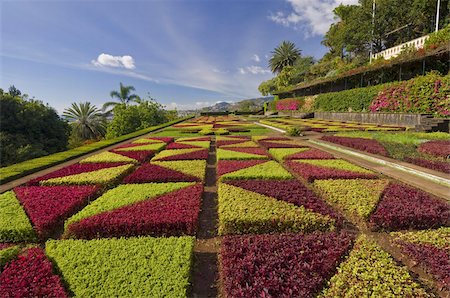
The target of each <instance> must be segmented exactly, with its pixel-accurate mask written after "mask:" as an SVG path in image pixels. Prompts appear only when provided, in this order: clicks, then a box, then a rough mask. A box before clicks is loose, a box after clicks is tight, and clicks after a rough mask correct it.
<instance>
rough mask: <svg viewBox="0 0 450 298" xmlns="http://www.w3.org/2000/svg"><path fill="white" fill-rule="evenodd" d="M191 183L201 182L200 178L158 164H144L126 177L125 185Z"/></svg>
mask: <svg viewBox="0 0 450 298" xmlns="http://www.w3.org/2000/svg"><path fill="white" fill-rule="evenodd" d="M182 181H186V182H190V181H200V179H199V178H197V177H195V176H192V175H187V174H185V173H182V172H179V171H176V170H173V169H168V168H165V167H163V166H160V165H157V164H150V163H149V164H144V165H142V166H141V167H139V169H137V170H136V171H134V172H133V173H132V174H130V175H128V176H127V177H125V179H124V180H123V183H147V182H182Z"/></svg>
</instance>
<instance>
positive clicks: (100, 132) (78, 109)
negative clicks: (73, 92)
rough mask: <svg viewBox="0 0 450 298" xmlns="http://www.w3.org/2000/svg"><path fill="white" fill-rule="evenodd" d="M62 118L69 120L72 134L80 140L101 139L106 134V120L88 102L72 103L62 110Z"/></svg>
mask: <svg viewBox="0 0 450 298" xmlns="http://www.w3.org/2000/svg"><path fill="white" fill-rule="evenodd" d="M63 116H64V117H66V119H68V120H69V122H70V124H71V126H72V129H73V132H74V133H75V134H76V135H77V137H79V138H80V139H82V140H91V139H96V138H98V137H102V136H104V135H105V133H106V119H105V117H104V116H103V113H102V112H101V111H100V110H99V109H97V107H96V106H94V105H91V103H90V102H82V103H79V104H78V103H72V106H71V107H70V108H67V109H65V110H64V113H63Z"/></svg>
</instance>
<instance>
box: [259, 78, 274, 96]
mask: <svg viewBox="0 0 450 298" xmlns="http://www.w3.org/2000/svg"><path fill="white" fill-rule="evenodd" d="M276 90H277V87H276V85H275V78H272V79H270V80H267V81H264V82H262V83H261V84H259V86H258V91H259V92H260V93H261V94H262V95H263V96H267V95H269V94H272V92H274V91H276Z"/></svg>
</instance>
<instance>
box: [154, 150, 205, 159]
mask: <svg viewBox="0 0 450 298" xmlns="http://www.w3.org/2000/svg"><path fill="white" fill-rule="evenodd" d="M194 159H208V149H204V150H198V151H194V152H190V153H183V154H177V155H171V156H167V157H164V158H161V159H158V161H164V160H194Z"/></svg>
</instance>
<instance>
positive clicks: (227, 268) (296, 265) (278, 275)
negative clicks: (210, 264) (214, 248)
mask: <svg viewBox="0 0 450 298" xmlns="http://www.w3.org/2000/svg"><path fill="white" fill-rule="evenodd" d="M351 242H352V239H351V237H350V236H349V235H348V234H347V233H341V234H337V233H334V232H333V233H323V234H321V233H312V234H308V235H302V234H281V235H255V236H229V237H225V238H224V239H223V240H222V247H221V252H220V277H221V280H222V284H223V286H224V292H225V295H226V296H227V297H252V298H253V297H314V296H315V295H316V294H317V293H318V292H319V291H320V290H321V289H322V287H323V285H324V283H325V282H326V280H327V279H329V278H330V277H331V276H332V275H333V274H334V272H335V270H336V269H335V268H336V266H337V265H338V263H339V261H340V260H341V259H342V257H343V255H344V254H345V253H346V252H347V251H348V250H349V249H350V245H351Z"/></svg>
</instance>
